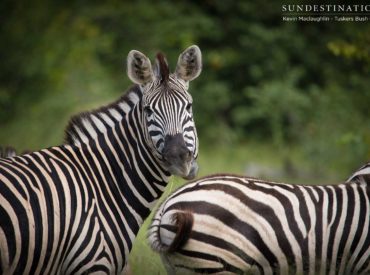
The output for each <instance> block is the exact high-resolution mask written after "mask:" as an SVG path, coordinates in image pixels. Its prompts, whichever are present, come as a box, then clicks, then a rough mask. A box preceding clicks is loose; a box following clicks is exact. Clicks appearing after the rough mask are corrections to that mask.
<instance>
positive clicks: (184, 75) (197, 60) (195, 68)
mask: <svg viewBox="0 0 370 275" xmlns="http://www.w3.org/2000/svg"><path fill="white" fill-rule="evenodd" d="M201 71H202V53H201V51H200V49H199V47H198V46H197V45H193V46H190V47H189V48H187V49H186V50H185V51H184V52H183V53H182V54H180V56H179V60H178V61H177V66H176V72H175V73H176V75H177V77H179V78H181V79H183V80H185V81H191V80H193V79H195V78H197V77H198V76H199V74H200V72H201Z"/></svg>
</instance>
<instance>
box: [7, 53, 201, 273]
mask: <svg viewBox="0 0 370 275" xmlns="http://www.w3.org/2000/svg"><path fill="white" fill-rule="evenodd" d="M200 70H201V53H200V50H199V48H198V47H197V46H192V47H190V48H188V49H187V50H185V52H184V53H182V54H181V55H180V57H179V61H178V64H177V68H176V72H175V73H174V74H169V71H168V65H167V63H166V60H165V59H164V56H163V55H161V54H159V55H158V56H157V65H156V68H155V71H154V70H152V67H151V63H150V61H149V59H148V58H147V57H146V56H144V55H143V54H142V53H140V52H138V51H131V52H130V53H129V55H128V75H129V77H130V79H131V80H133V81H134V82H135V83H136V84H137V85H136V86H134V87H133V88H131V89H130V90H129V91H128V92H127V93H126V95H125V96H123V97H122V98H121V99H119V100H118V101H117V102H115V103H113V104H111V105H108V106H106V107H103V108H101V109H98V110H96V111H93V112H89V113H83V114H81V115H78V116H76V117H74V118H73V119H72V120H71V122H70V124H69V126H68V127H67V129H66V133H67V138H66V140H67V143H68V144H66V145H62V146H57V147H52V148H49V149H44V150H41V151H38V152H33V153H30V154H26V155H23V156H18V157H14V158H8V159H2V160H0V260H1V265H0V274H13V273H16V274H90V273H98V274H102V273H110V274H120V273H122V272H123V270H124V267H125V264H126V261H127V256H128V254H129V251H130V249H131V246H132V242H133V240H134V238H135V236H136V234H137V232H138V230H139V227H140V225H141V224H142V222H143V220H144V219H145V218H146V217H147V216H148V215H149V212H150V209H151V208H152V206H153V204H154V203H155V202H156V200H157V199H158V198H159V197H160V195H161V194H162V192H163V190H164V188H165V186H166V184H167V182H168V180H169V177H170V176H171V174H175V175H178V176H181V177H184V178H193V177H194V176H195V174H196V172H197V165H196V158H197V154H198V140H197V135H196V130H195V125H194V122H193V118H192V110H191V108H190V107H189V106H191V102H192V99H191V96H190V94H189V93H188V92H187V88H188V83H189V81H190V80H192V79H194V78H195V77H197V76H198V75H199V73H200Z"/></svg>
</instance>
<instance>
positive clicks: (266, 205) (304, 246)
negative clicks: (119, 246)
mask: <svg viewBox="0 0 370 275" xmlns="http://www.w3.org/2000/svg"><path fill="white" fill-rule="evenodd" d="M148 241H149V244H150V246H151V248H152V249H153V250H154V251H156V252H158V253H160V255H161V258H162V261H163V263H164V265H165V267H166V269H167V271H168V273H169V274H177V272H178V273H180V274H183V273H184V274H188V273H191V274H193V273H212V274H370V163H368V164H367V165H365V166H364V167H362V168H360V169H359V170H358V171H357V172H355V173H354V174H353V175H352V176H351V177H350V178H349V179H348V180H347V181H346V182H343V183H341V184H337V185H316V186H309V185H294V184H286V183H277V182H269V181H264V180H260V179H256V178H250V177H244V176H236V175H231V174H218V175H210V176H206V177H204V178H201V179H198V180H196V181H193V182H189V183H187V184H185V185H184V186H182V187H180V188H179V189H178V190H177V191H175V192H174V193H173V194H171V195H170V196H169V197H168V198H167V199H166V200H165V201H164V202H163V203H162V204H161V205H160V206H159V208H158V210H156V212H155V214H154V216H153V219H152V222H151V224H150V226H149V228H148Z"/></svg>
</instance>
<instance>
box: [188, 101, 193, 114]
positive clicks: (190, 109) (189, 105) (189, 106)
mask: <svg viewBox="0 0 370 275" xmlns="http://www.w3.org/2000/svg"><path fill="white" fill-rule="evenodd" d="M192 108H193V104H191V103H189V104H188V105H186V111H187V112H188V113H190V112H191V111H192Z"/></svg>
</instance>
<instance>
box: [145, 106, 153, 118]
mask: <svg viewBox="0 0 370 275" xmlns="http://www.w3.org/2000/svg"><path fill="white" fill-rule="evenodd" d="M144 112H145V113H146V115H147V116H151V115H152V114H153V110H152V109H151V108H150V107H149V106H145V107H144Z"/></svg>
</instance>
